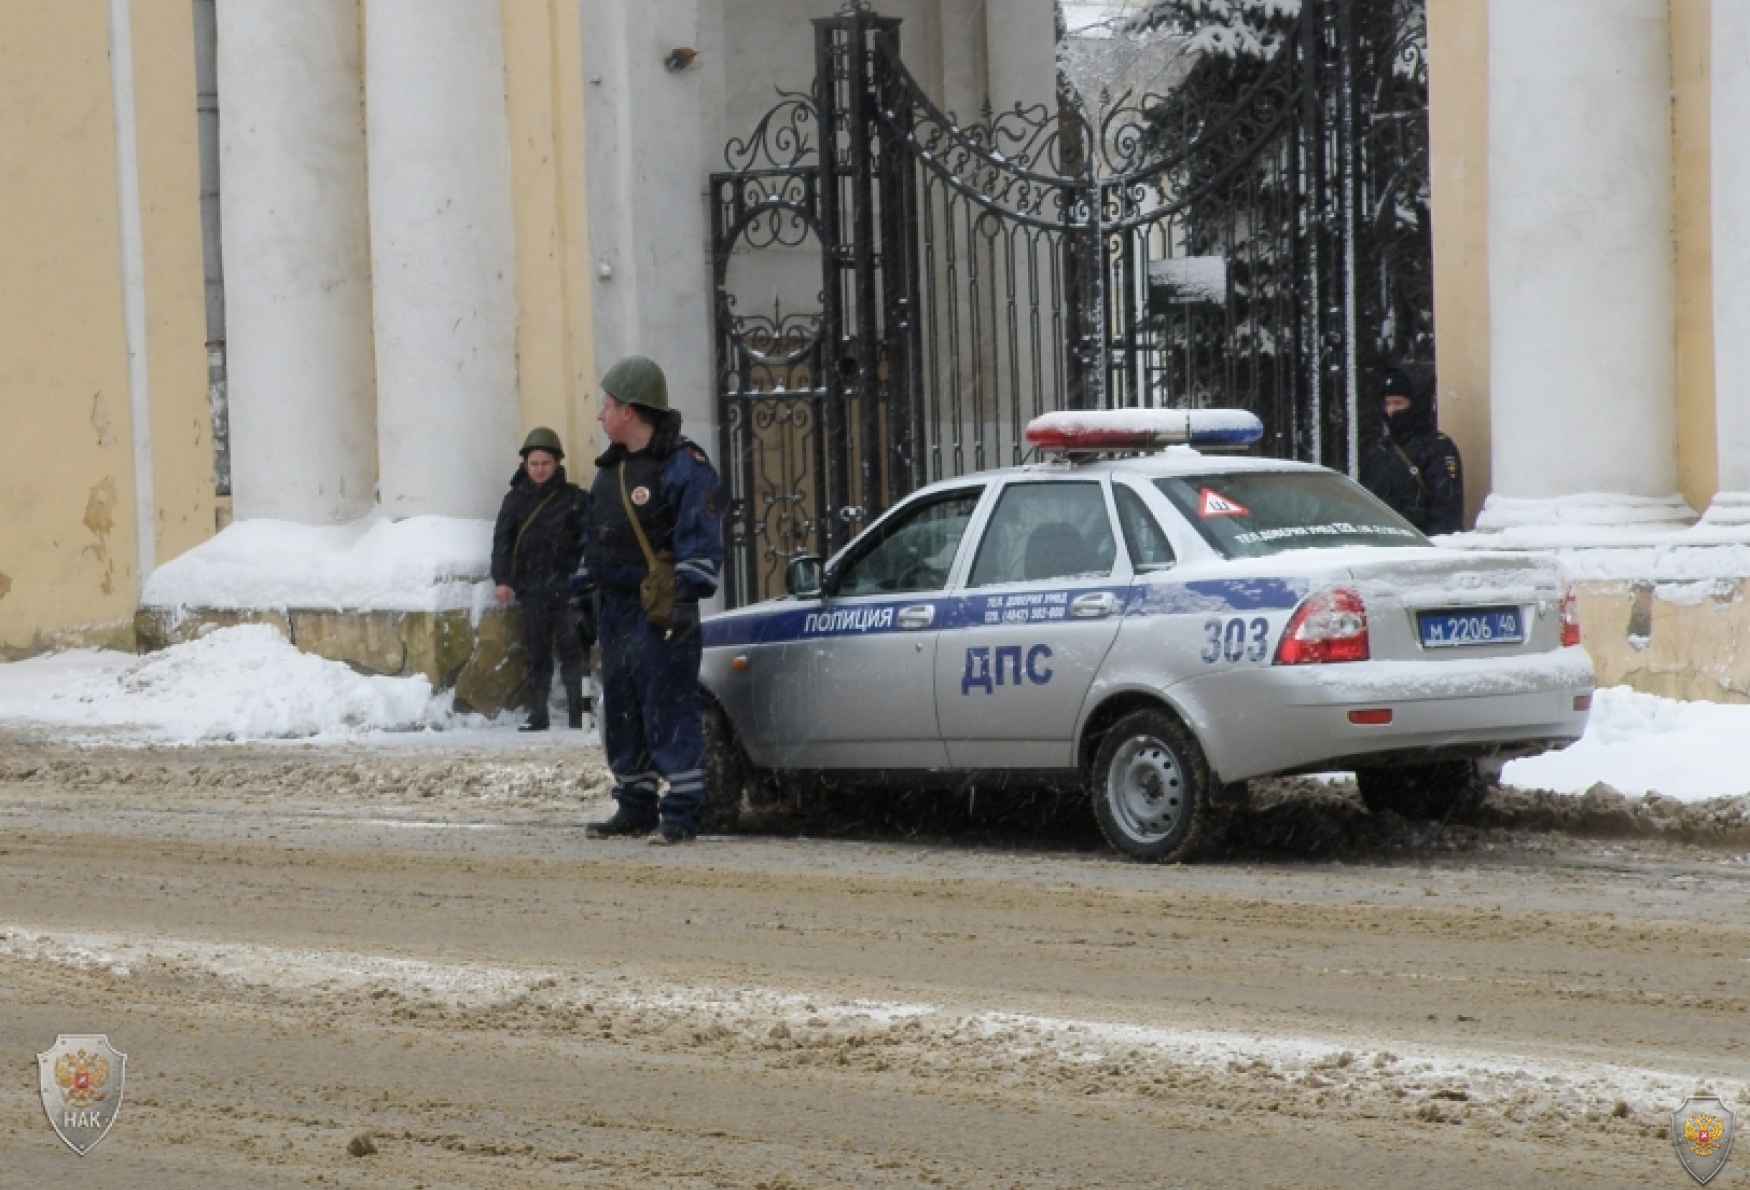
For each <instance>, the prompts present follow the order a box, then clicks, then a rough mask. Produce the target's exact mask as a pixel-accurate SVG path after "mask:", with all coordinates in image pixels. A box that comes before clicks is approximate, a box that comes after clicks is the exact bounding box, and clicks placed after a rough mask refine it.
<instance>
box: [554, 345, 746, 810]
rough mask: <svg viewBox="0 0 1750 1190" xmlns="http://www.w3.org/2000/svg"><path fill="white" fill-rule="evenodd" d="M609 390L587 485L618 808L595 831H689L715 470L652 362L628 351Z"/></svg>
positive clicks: (700, 755)
mask: <svg viewBox="0 0 1750 1190" xmlns="http://www.w3.org/2000/svg"><path fill="white" fill-rule="evenodd" d="M601 388H602V394H601V409H600V412H599V414H598V416H597V418H596V420H597V421H599V422H600V423H601V425H602V430H603V432H604V433H605V434H606V435H607V438H608V441H609V442H610V443H611V445H610V446H609V447H608V450H607V453H605V454H603V455H602V456H601V458H599V459H597V460H596V477H595V483H594V485H593V486H592V487H591V488H590V496H589V518H588V521H587V522H586V525H587V534H588V536H587V538H586V541H585V548H584V575H585V576H586V581H587V582H588V584H589V585H590V587H591V588H592V589H593V590H594V591H595V592H596V599H597V610H598V623H599V625H600V636H601V646H602V670H601V690H602V708H601V724H602V745H603V747H604V749H605V750H606V752H607V754H608V767H609V768H610V769H612V770H613V773H614V799H615V801H616V802H617V803H618V808H617V809H616V810H615V812H614V816H613V817H612V818H610V819H608V820H606V821H605V822H596V823H591V824H590V827H589V833H590V834H591V835H592V836H594V837H597V838H613V837H625V836H642V835H651V834H652V832H655V833H654V835H653V837H652V839H651V841H652V842H660V843H685V842H687V841H688V840H690V839H692V838H693V837H694V836H695V835H696V834H697V833H698V830H699V824H700V823H699V818H700V811H701V809H702V807H703V804H704V799H705V783H704V761H705V740H704V734H703V723H702V721H701V718H700V703H699V662H700V659H701V651H700V649H701V646H700V640H699V600H701V599H705V598H709V597H710V596H711V595H712V594H713V593H714V592H715V591H716V590H717V576H718V572H719V570H720V568H721V567H722V565H723V528H722V521H721V520H720V518H719V515H718V506H717V505H718V484H717V472H716V471H715V470H714V469H713V468H712V466H711V461H710V460H709V459H708V458H706V457H705V452H704V451H703V450H701V449H700V448H699V447H698V446H697V445H695V444H694V443H692V442H689V441H688V440H687V439H686V438H684V437H682V436H681V417H680V414H679V413H678V412H676V411H675V410H672V409H670V408H669V403H668V380H667V378H666V377H664V376H663V374H662V369H661V368H659V367H657V366H656V364H655V363H654V362H652V361H651V360H648V359H645V358H644V357H643V356H638V355H635V356H630V357H628V358H626V359H623V360H621V361H620V362H619V363H617V364H615V365H614V366H613V367H612V368H610V369H609V370H608V374H607V375H606V376H604V377H602V384H601ZM662 782H666V783H667V786H668V788H667V790H666V791H665V792H663V793H662V796H661V797H660V798H659V797H658V796H657V794H658V787H659V785H660V784H661V783H662Z"/></svg>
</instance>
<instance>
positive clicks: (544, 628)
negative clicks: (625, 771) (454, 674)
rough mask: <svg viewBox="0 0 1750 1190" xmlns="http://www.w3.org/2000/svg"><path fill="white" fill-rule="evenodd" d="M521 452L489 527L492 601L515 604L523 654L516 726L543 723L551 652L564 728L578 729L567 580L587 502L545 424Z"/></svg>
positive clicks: (542, 726) (579, 657)
mask: <svg viewBox="0 0 1750 1190" xmlns="http://www.w3.org/2000/svg"><path fill="white" fill-rule="evenodd" d="M522 456H523V465H522V466H521V467H519V468H518V469H517V473H516V474H515V475H513V476H511V480H510V491H508V492H506V493H505V496H504V503H503V504H502V505H500V506H499V509H498V523H497V524H496V525H495V526H494V527H493V531H492V581H493V583H495V584H496V585H497V592H496V594H497V597H498V602H499V603H501V604H508V603H510V602H511V601H512V600H513V599H514V600H515V601H516V603H517V604H518V605H520V607H521V609H522V615H523V644H524V645H525V646H526V647H527V648H528V654H529V669H528V694H529V699H530V710H529V721H528V722H527V723H526V724H524V725H523V727H522V730H523V731H546V730H547V728H548V726H549V723H548V715H547V700H548V698H549V696H550V695H551V693H552V690H553V654H554V652H555V651H557V652H558V654H559V675H560V678H561V679H562V680H563V681H564V683H565V698H566V709H567V711H568V712H569V719H570V723H571V726H573V727H582V726H583V712H584V709H585V703H584V698H583V672H584V656H583V650H584V645H583V642H582V641H581V640H580V639H579V638H578V634H577V627H576V625H575V624H574V623H573V622H572V618H571V609H570V600H571V588H570V580H571V574H572V572H573V571H575V570H576V569H577V563H578V559H579V558H580V557H581V556H582V553H583V548H582V544H581V540H580V538H581V536H582V533H583V518H584V512H585V509H586V507H587V500H586V498H585V496H584V494H583V489H582V488H579V487H578V486H577V485H576V484H574V483H571V482H570V481H569V480H567V479H566V478H565V467H564V463H563V460H564V458H565V448H564V447H563V446H561V445H560V444H559V435H558V434H555V433H554V432H553V431H552V430H550V429H548V428H547V427H546V426H537V427H535V428H534V429H533V430H530V431H529V436H528V438H526V439H525V440H524V441H523V449H522Z"/></svg>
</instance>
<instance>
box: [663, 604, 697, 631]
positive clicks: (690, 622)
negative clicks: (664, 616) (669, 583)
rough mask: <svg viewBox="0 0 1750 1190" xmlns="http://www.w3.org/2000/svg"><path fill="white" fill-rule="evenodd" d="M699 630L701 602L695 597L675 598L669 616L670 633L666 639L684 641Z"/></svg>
mask: <svg viewBox="0 0 1750 1190" xmlns="http://www.w3.org/2000/svg"><path fill="white" fill-rule="evenodd" d="M698 631H699V604H698V601H697V600H694V599H677V600H675V604H674V610H673V611H672V612H670V613H669V617H668V634H667V635H666V636H664V637H663V639H664V640H672V641H683V640H686V639H687V638H688V637H690V636H693V635H695V634H696V633H697V632H698Z"/></svg>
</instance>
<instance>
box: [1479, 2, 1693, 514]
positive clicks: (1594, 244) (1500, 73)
mask: <svg viewBox="0 0 1750 1190" xmlns="http://www.w3.org/2000/svg"><path fill="white" fill-rule="evenodd" d="M1666 2H1667V0H1490V4H1489V303H1490V305H1489V313H1490V335H1491V339H1492V348H1491V351H1492V357H1491V376H1490V386H1491V393H1492V397H1491V399H1492V402H1493V414H1492V423H1493V424H1492V431H1493V433H1492V452H1493V468H1494V486H1495V495H1496V496H1497V497H1507V498H1508V500H1507V501H1505V502H1503V501H1500V500H1495V499H1493V498H1492V504H1493V505H1495V506H1496V507H1494V508H1493V509H1492V510H1491V511H1492V512H1493V513H1495V514H1496V515H1490V514H1488V513H1486V514H1485V516H1484V518H1482V519H1481V520H1480V521H1479V527H1485V526H1488V525H1489V524H1491V523H1497V524H1498V522H1499V521H1500V519H1501V517H1500V516H1499V515H1498V514H1499V513H1500V511H1501V508H1500V506H1501V505H1503V504H1513V503H1516V502H1517V501H1519V500H1524V499H1534V500H1542V499H1548V498H1552V497H1562V496H1573V495H1576V494H1579V493H1587V492H1594V493H1605V494H1608V495H1613V496H1621V497H1629V498H1630V499H1627V500H1623V501H1620V502H1619V504H1620V508H1618V509H1612V508H1611V507H1609V506H1610V504H1611V503H1612V502H1611V501H1608V500H1606V501H1598V502H1594V512H1593V514H1592V516H1591V518H1590V519H1596V520H1601V521H1605V522H1611V521H1615V520H1643V521H1644V520H1648V519H1664V518H1667V517H1670V516H1681V515H1682V513H1683V512H1684V511H1686V510H1685V509H1684V506H1683V505H1682V502H1681V500H1678V499H1676V498H1675V497H1673V496H1672V493H1674V492H1675V491H1676V489H1677V468H1676V394H1675V387H1676V359H1675V345H1674V337H1675V287H1676V279H1675V275H1674V273H1675V266H1674V259H1673V252H1674V249H1673V222H1672V219H1673V215H1672V184H1671V177H1672V172H1671V171H1672V144H1671V70H1670V57H1669V54H1670V50H1669V44H1668V36H1667V14H1666ZM1717 7H1719V6H1718V5H1716V8H1717Z"/></svg>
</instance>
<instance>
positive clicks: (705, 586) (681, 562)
mask: <svg viewBox="0 0 1750 1190" xmlns="http://www.w3.org/2000/svg"><path fill="white" fill-rule="evenodd" d="M678 431H679V424H678V419H676V420H674V421H672V422H668V423H665V424H664V426H663V427H662V428H661V429H659V431H658V433H657V436H656V437H655V438H653V439H652V440H651V444H650V446H649V447H648V448H647V449H645V450H642V451H638V452H636V453H632V452H628V451H627V450H626V449H625V448H624V447H623V446H618V445H615V446H611V447H609V448H608V450H607V452H606V453H605V454H603V455H602V456H601V457H600V458H598V459H597V460H596V475H595V481H594V483H592V484H591V485H590V491H589V508H588V512H587V515H586V516H585V517H584V522H583V563H582V566H581V567H580V569H579V571H578V574H577V576H576V582H575V583H574V585H575V586H578V587H581V588H584V589H589V588H596V589H600V590H606V591H619V592H636V591H637V590H638V585H639V584H640V583H642V582H643V581H644V577H645V575H646V574H647V573H648V572H649V571H648V567H647V566H646V565H645V561H644V555H643V550H642V549H641V547H640V546H639V545H638V542H637V538H636V536H635V535H634V534H633V533H632V531H631V526H630V522H629V521H628V519H627V516H626V504H627V502H628V499H629V501H630V502H631V503H632V504H633V506H634V508H635V509H636V511H637V516H638V520H639V524H640V525H642V526H643V527H644V531H645V534H646V536H648V537H649V539H650V546H651V548H652V549H653V550H656V551H658V552H661V551H663V550H668V551H670V552H671V553H672V554H673V555H674V559H675V596H676V598H679V599H691V600H698V599H705V598H708V597H709V596H711V595H712V594H714V593H715V592H716V590H717V582H718V577H719V575H720V574H721V573H722V570H723V521H722V516H721V512H720V510H719V507H718V503H719V484H718V479H717V471H716V468H714V467H712V466H711V460H710V459H709V458H707V457H706V455H705V452H704V451H703V450H701V449H700V448H699V447H698V446H697V445H696V444H694V443H692V442H689V441H688V440H687V439H685V438H682V437H681V436H680V434H679V432H678ZM622 467H623V468H624V474H625V480H624V482H625V483H626V485H627V489H628V497H627V498H622V496H621V494H620V485H621V482H622V480H621V475H622Z"/></svg>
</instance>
